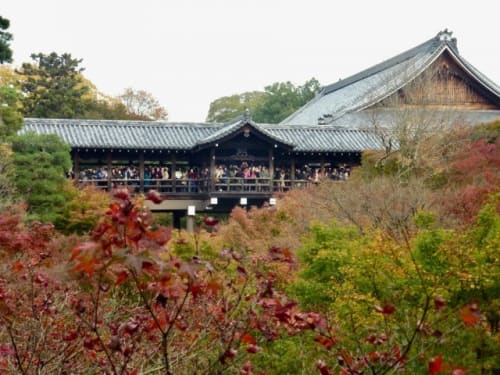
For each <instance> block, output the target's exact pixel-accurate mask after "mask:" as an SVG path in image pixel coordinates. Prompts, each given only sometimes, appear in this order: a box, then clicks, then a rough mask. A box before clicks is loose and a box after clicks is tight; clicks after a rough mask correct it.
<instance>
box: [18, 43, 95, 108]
mask: <svg viewBox="0 0 500 375" xmlns="http://www.w3.org/2000/svg"><path fill="white" fill-rule="evenodd" d="M31 58H32V59H33V60H34V61H35V63H31V64H30V63H24V64H23V65H22V69H21V71H20V72H19V73H20V74H21V75H23V76H25V80H24V81H23V82H22V90H23V92H24V93H25V94H26V96H25V98H24V100H23V102H24V103H23V104H24V115H25V116H26V117H42V118H78V117H81V116H82V115H83V114H84V113H85V110H86V101H85V100H83V96H84V95H85V93H86V92H87V91H88V87H87V86H86V85H84V84H83V82H82V76H81V74H80V73H81V72H82V71H83V68H79V64H80V63H81V62H82V60H81V59H74V58H72V57H71V54H68V53H64V54H62V55H58V54H56V53H55V52H52V53H51V54H50V55H45V54H42V53H38V54H32V55H31Z"/></svg>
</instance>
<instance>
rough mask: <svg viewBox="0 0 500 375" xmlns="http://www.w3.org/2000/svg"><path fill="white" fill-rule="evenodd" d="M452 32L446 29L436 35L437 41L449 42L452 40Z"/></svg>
mask: <svg viewBox="0 0 500 375" xmlns="http://www.w3.org/2000/svg"><path fill="white" fill-rule="evenodd" d="M452 34H453V31H449V30H448V29H444V30H443V31H440V32H439V33H438V35H437V37H438V39H439V40H440V41H442V42H449V41H451V40H452Z"/></svg>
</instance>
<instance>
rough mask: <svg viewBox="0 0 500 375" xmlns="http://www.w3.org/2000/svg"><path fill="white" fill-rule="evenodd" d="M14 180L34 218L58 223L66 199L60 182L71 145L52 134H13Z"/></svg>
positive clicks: (68, 159) (63, 181) (69, 158)
mask: <svg viewBox="0 0 500 375" xmlns="http://www.w3.org/2000/svg"><path fill="white" fill-rule="evenodd" d="M12 151H13V152H14V155H13V162H14V183H15V185H16V188H17V190H18V192H19V193H20V194H21V196H22V197H23V198H24V199H25V200H26V202H27V203H28V211H29V212H30V213H31V214H34V216H35V217H36V218H37V219H40V220H42V221H50V222H53V223H57V221H58V219H60V216H61V212H62V210H63V208H64V205H65V203H66V196H65V195H64V192H63V191H64V189H63V186H64V184H65V182H66V173H67V172H68V170H69V169H70V168H71V157H70V147H69V146H68V145H67V144H65V143H64V142H63V141H62V140H61V139H60V138H59V137H58V136H56V135H54V134H41V135H39V134H35V133H27V134H23V135H18V136H15V137H13V138H12Z"/></svg>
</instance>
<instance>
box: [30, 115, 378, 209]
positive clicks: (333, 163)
mask: <svg viewBox="0 0 500 375" xmlns="http://www.w3.org/2000/svg"><path fill="white" fill-rule="evenodd" d="M29 131H33V132H36V133H39V134H43V133H47V134H49V133H50V134H54V133H55V134H58V135H59V136H60V137H61V138H62V139H63V140H64V141H65V142H67V143H68V144H70V145H71V150H72V151H71V153H72V158H73V171H72V175H73V177H74V179H75V181H76V182H77V183H78V184H82V185H85V184H92V185H95V186H97V187H98V188H102V189H108V190H110V189H112V188H115V187H119V186H125V187H127V188H129V189H130V190H131V191H133V192H137V193H142V192H147V191H149V190H151V189H155V190H157V191H159V192H160V193H161V194H164V195H166V196H168V198H169V199H166V200H165V201H164V202H163V203H162V204H160V205H158V206H154V207H153V208H154V209H156V210H165V211H182V212H185V210H186V209H187V207H188V206H195V207H196V209H197V210H198V211H204V210H206V209H207V208H208V209H211V210H214V211H222V212H227V211H229V210H230V209H231V208H232V207H234V206H235V205H236V204H240V203H242V202H243V203H245V202H246V204H248V205H261V204H262V203H263V202H264V201H266V200H268V199H269V198H270V197H271V196H272V195H273V194H274V193H275V192H279V191H286V190H289V189H292V188H298V187H304V186H307V185H308V184H311V183H315V182H317V181H318V180H319V179H320V178H332V179H337V180H343V179H345V178H347V177H348V174H349V173H350V168H351V167H352V166H354V165H357V164H359V162H360V157H361V152H362V151H363V150H366V149H373V148H379V147H380V143H379V140H378V138H377V137H376V136H375V135H374V134H372V133H370V132H367V131H363V130H355V129H342V128H335V127H329V126H318V125H317V126H303V127H300V126H288V125H266V124H256V123H255V122H253V121H252V120H251V119H249V118H247V117H242V118H239V119H237V120H235V121H234V122H231V123H229V124H208V123H163V122H137V121H113V120H109V121H106V120H76V119H73V120H62V119H25V126H24V128H23V132H29ZM213 198H217V199H216V200H214V199H213ZM242 198H243V199H242ZM215 201H217V204H216V205H214V204H213V203H214V202H215ZM211 202H212V204H211Z"/></svg>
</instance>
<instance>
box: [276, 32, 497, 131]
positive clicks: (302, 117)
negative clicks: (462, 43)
mask: <svg viewBox="0 0 500 375" xmlns="http://www.w3.org/2000/svg"><path fill="white" fill-rule="evenodd" d="M445 51H447V52H448V53H449V54H450V55H451V56H452V58H453V59H454V60H455V61H456V62H457V64H458V65H459V66H461V67H462V68H463V69H464V70H465V71H466V72H467V73H468V74H469V75H470V76H471V77H473V78H474V79H475V80H476V81H477V82H478V83H479V84H480V85H481V86H482V87H484V88H485V90H487V91H488V92H490V93H491V94H492V95H493V96H495V97H497V98H498V102H499V103H500V87H499V86H497V85H496V84H495V83H494V82H492V81H491V80H489V79H488V78H487V77H486V76H484V75H483V74H482V73H481V72H479V71H478V70H477V69H476V68H474V67H473V66H472V65H471V64H470V63H469V62H468V61H467V60H465V59H464V58H463V57H462V56H461V55H460V54H459V53H458V48H457V44H456V39H455V38H452V36H451V32H449V31H448V30H444V31H441V32H439V33H438V34H437V35H436V36H435V37H434V38H431V39H429V40H428V41H426V42H424V43H422V44H420V45H418V46H416V47H414V48H412V49H410V50H408V51H405V52H403V53H401V54H399V55H397V56H395V57H392V58H390V59H388V60H386V61H384V62H382V63H380V64H377V65H375V66H372V67H371V68H368V69H366V70H364V71H362V72H360V73H357V74H355V75H353V76H351V77H349V78H346V79H344V80H341V81H339V82H336V83H334V84H332V85H328V86H325V87H323V88H322V90H321V91H320V92H319V93H318V95H317V96H316V97H315V98H314V99H313V100H311V101H310V102H309V103H307V104H306V105H305V106H303V107H302V108H300V109H299V110H298V111H296V112H295V113H293V114H292V115H290V116H289V117H288V118H286V119H285V120H283V121H282V124H288V125H307V124H318V120H319V119H320V118H328V123H330V124H332V125H339V126H342V125H343V123H344V122H343V121H341V122H340V123H336V120H337V119H340V118H341V117H342V116H344V115H346V114H352V113H356V112H358V111H361V110H363V109H366V108H368V107H370V106H372V105H374V104H376V103H378V102H380V101H381V100H383V99H385V98H387V97H388V96H390V95H391V94H393V93H395V92H396V91H397V90H398V89H400V88H402V87H403V86H405V85H406V84H408V83H409V82H411V81H412V80H414V79H415V78H416V77H417V76H419V75H420V74H421V73H422V72H423V71H424V70H425V69H427V68H428V67H429V66H430V65H431V64H432V63H433V62H434V61H436V59H437V58H438V57H439V56H441V55H442V54H443V53H444V52H445ZM496 117H497V118H500V111H498V113H497V114H496Z"/></svg>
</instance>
